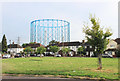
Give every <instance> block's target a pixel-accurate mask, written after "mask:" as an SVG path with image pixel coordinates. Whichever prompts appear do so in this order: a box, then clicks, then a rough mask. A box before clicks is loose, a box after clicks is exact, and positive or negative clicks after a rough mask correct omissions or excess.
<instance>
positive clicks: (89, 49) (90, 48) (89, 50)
mask: <svg viewBox="0 0 120 81" xmlns="http://www.w3.org/2000/svg"><path fill="white" fill-rule="evenodd" d="M81 46H82V47H84V49H85V52H86V55H87V57H91V56H94V51H95V48H94V47H93V46H91V45H90V44H89V43H88V42H85V40H83V41H82V45H81Z"/></svg>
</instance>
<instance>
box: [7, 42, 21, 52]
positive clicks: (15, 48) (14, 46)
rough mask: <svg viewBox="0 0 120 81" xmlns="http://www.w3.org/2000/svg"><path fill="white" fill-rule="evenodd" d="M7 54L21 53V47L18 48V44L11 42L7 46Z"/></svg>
mask: <svg viewBox="0 0 120 81" xmlns="http://www.w3.org/2000/svg"><path fill="white" fill-rule="evenodd" d="M7 52H10V53H20V52H23V48H22V46H20V45H18V44H14V42H13V43H12V44H10V45H8V50H7Z"/></svg>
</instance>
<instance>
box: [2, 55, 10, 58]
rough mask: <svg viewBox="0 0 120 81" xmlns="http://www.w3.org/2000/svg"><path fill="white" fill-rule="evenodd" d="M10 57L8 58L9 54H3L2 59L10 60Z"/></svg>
mask: <svg viewBox="0 0 120 81" xmlns="http://www.w3.org/2000/svg"><path fill="white" fill-rule="evenodd" d="M10 57H11V56H10V54H4V55H3V58H10Z"/></svg>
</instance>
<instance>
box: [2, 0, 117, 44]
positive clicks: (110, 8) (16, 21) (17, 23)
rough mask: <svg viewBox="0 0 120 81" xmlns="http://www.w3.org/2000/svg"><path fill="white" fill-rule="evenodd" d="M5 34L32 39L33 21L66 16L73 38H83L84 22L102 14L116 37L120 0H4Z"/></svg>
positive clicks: (10, 38) (3, 22) (8, 37)
mask: <svg viewBox="0 0 120 81" xmlns="http://www.w3.org/2000/svg"><path fill="white" fill-rule="evenodd" d="M1 11H2V12H1V13H2V20H1V21H2V34H6V37H7V39H8V41H9V40H13V41H14V42H17V37H18V36H19V37H20V41H21V43H25V42H29V41H30V38H29V37H30V33H29V32H30V31H29V30H30V22H31V21H33V20H35V19H46V18H54V19H61V20H62V19H63V20H66V21H68V22H70V40H71V41H81V40H83V39H85V38H84V34H83V32H82V28H83V24H84V22H89V15H90V13H91V14H93V15H94V14H95V15H96V18H99V20H100V25H101V27H104V28H106V27H107V28H111V30H112V32H113V35H112V36H111V38H112V39H115V38H117V37H118V2H117V1H116V0H110V1H109V2H108V1H101V2H98V1H97V2H96V1H92V2H89V1H84V0H83V1H81V2H4V3H2V10H1Z"/></svg>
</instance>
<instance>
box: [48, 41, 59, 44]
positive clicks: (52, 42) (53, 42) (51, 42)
mask: <svg viewBox="0 0 120 81" xmlns="http://www.w3.org/2000/svg"><path fill="white" fill-rule="evenodd" d="M58 43H59V42H58V41H55V40H52V41H50V42H49V45H53V44H58Z"/></svg>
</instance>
